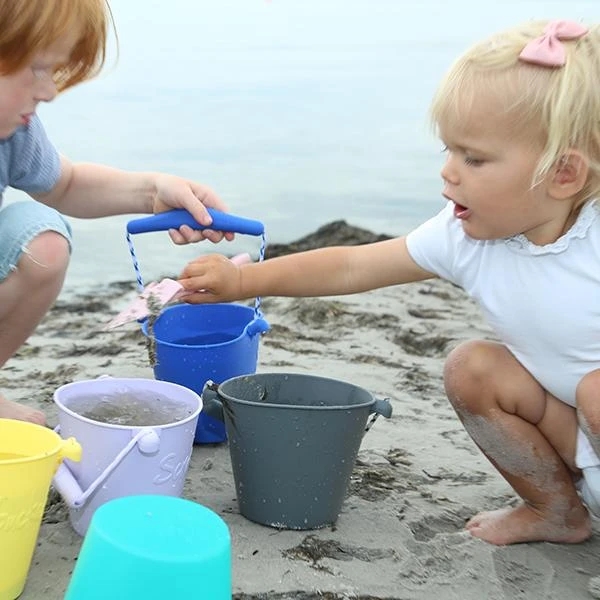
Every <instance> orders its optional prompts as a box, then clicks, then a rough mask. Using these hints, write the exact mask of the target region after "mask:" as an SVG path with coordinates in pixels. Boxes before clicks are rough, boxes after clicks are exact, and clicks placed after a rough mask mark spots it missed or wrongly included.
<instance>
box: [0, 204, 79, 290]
mask: <svg viewBox="0 0 600 600" xmlns="http://www.w3.org/2000/svg"><path fill="white" fill-rule="evenodd" d="M44 231H56V232H57V233H60V234H61V235H62V236H64V237H65V238H66V239H67V240H68V242H69V248H70V247H71V244H72V241H71V240H72V238H71V226H70V225H69V223H68V222H67V221H66V220H65V218H64V217H63V216H62V215H61V214H60V213H59V212H57V211H56V210H54V209H53V208H50V207H49V206H46V205H45V204H42V203H40V202H36V201H35V200H23V201H20V202H14V203H11V204H8V205H7V206H4V207H3V208H1V209H0V280H4V279H6V277H8V275H9V274H10V273H11V272H12V271H14V270H15V268H16V265H17V263H18V262H19V258H20V257H21V254H23V252H24V250H26V249H27V246H28V245H29V244H30V242H31V240H33V238H34V237H36V236H37V235H39V234H40V233H42V232H44Z"/></svg>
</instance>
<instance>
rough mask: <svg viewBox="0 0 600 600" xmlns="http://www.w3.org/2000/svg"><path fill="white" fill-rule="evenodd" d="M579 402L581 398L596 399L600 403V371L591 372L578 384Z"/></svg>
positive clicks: (577, 394)
mask: <svg viewBox="0 0 600 600" xmlns="http://www.w3.org/2000/svg"><path fill="white" fill-rule="evenodd" d="M576 396H577V400H579V399H580V398H582V399H583V398H596V399H598V400H599V401H600V369H596V370H595V371H591V372H590V373H588V374H587V375H584V376H583V377H582V378H581V381H580V382H579V383H578V384H577V391H576Z"/></svg>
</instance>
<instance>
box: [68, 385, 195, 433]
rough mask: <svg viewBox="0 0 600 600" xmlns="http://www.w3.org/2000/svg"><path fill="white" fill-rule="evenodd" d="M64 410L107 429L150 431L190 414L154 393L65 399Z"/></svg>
mask: <svg viewBox="0 0 600 600" xmlns="http://www.w3.org/2000/svg"><path fill="white" fill-rule="evenodd" d="M65 406H66V407H67V408H69V409H70V410H72V411H73V412H74V413H77V414H78V415H80V416H82V417H85V418H87V419H91V420H92V421H97V422H99V423H106V424H109V425H124V426H129V427H132V426H135V427H146V426H148V427H150V426H156V425H167V424H169V423H176V422H178V421H182V420H183V419H186V418H187V417H189V416H190V415H191V414H192V412H193V410H192V409H191V408H190V406H188V405H186V404H183V403H181V402H175V401H174V400H171V399H170V398H168V397H167V396H163V395H160V394H156V393H151V392H148V393H143V392H140V391H136V392H135V394H133V393H131V392H118V393H112V394H102V395H94V394H90V395H80V396H74V397H72V398H69V400H68V401H65Z"/></svg>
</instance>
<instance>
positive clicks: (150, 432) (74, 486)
mask: <svg viewBox="0 0 600 600" xmlns="http://www.w3.org/2000/svg"><path fill="white" fill-rule="evenodd" d="M54 431H55V432H56V433H60V426H57V427H56V428H55V429H54ZM131 433H132V438H131V440H130V441H129V442H128V443H127V444H126V446H125V447H124V448H123V449H122V450H121V451H120V452H119V453H118V454H117V455H116V456H115V458H114V459H113V460H112V462H111V463H110V464H109V465H108V466H107V467H106V468H105V469H104V471H102V473H100V475H99V476H98V477H97V478H96V479H95V481H93V482H92V483H91V484H90V485H89V487H88V488H87V489H86V490H85V491H84V490H82V489H81V486H80V485H79V482H78V481H77V480H76V479H75V476H74V475H73V473H71V470H70V469H69V467H68V466H67V465H66V464H65V463H64V462H62V463H61V464H60V465H59V467H58V469H57V470H56V473H55V474H54V478H53V480H52V483H53V485H54V487H55V488H56V490H57V491H58V493H59V494H60V495H61V496H62V498H63V500H64V501H65V502H66V503H67V505H68V506H69V508H81V507H82V506H84V505H85V503H86V502H87V500H88V498H89V497H90V496H91V495H92V494H93V493H94V492H95V491H96V490H97V489H98V487H100V486H101V485H102V484H103V483H104V482H105V481H106V479H107V478H108V476H109V475H110V474H111V473H112V472H113V471H114V470H115V469H116V468H117V467H118V466H119V464H120V463H121V461H122V460H123V459H124V458H125V457H126V456H127V455H128V454H129V452H130V451H131V450H132V449H133V448H134V447H135V446H136V445H137V446H138V447H139V450H140V452H141V453H142V454H155V453H156V452H158V449H159V447H160V435H159V432H157V431H156V430H155V429H153V428H152V427H144V428H142V429H139V430H138V431H136V432H134V431H132V432H131Z"/></svg>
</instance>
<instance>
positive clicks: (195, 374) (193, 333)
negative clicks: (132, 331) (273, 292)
mask: <svg viewBox="0 0 600 600" xmlns="http://www.w3.org/2000/svg"><path fill="white" fill-rule="evenodd" d="M268 329H269V324H268V323H267V321H265V319H264V318H262V316H261V315H260V313H259V311H258V310H257V309H256V307H254V308H253V307H250V306H243V305H241V304H235V303H232V304H177V305H175V306H171V307H169V308H166V309H165V310H164V311H163V312H162V313H161V314H160V315H159V316H158V318H157V319H156V320H155V321H154V323H153V325H152V336H153V338H154V340H155V355H156V356H155V358H156V360H155V364H154V366H153V369H154V376H155V377H156V379H160V380H162V381H170V382H172V383H178V384H179V385H183V386H185V387H187V388H189V389H191V390H193V391H194V392H196V393H197V394H199V395H200V394H202V390H203V388H204V384H205V383H206V382H207V381H208V380H211V381H214V382H215V383H222V382H223V381H226V380H227V379H230V378H232V377H237V376H238V375H250V374H253V373H255V372H256V364H257V361H258V348H259V341H260V334H262V333H264V332H265V331H267V330H268ZM142 331H143V332H144V335H146V336H148V334H149V332H148V321H145V322H144V323H143V324H142ZM226 439H227V434H226V431H225V424H224V423H223V421H221V420H219V419H216V418H214V417H212V416H210V415H208V414H205V413H204V412H200V416H199V418H198V424H197V426H196V434H195V437H194V442H195V443H197V444H212V443H219V442H223V441H225V440H226Z"/></svg>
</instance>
